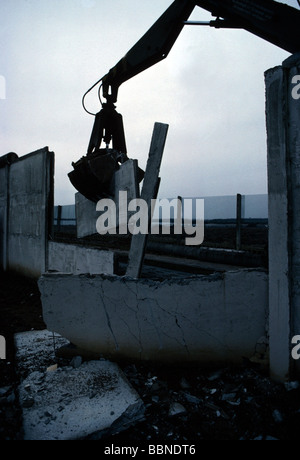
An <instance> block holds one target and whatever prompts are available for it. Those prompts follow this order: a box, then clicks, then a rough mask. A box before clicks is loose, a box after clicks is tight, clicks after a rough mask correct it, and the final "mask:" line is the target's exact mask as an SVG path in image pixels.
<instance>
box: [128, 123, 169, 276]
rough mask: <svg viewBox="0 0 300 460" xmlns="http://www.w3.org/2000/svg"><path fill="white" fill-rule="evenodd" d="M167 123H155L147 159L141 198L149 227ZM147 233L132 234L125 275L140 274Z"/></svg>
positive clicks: (149, 226)
mask: <svg viewBox="0 0 300 460" xmlns="http://www.w3.org/2000/svg"><path fill="white" fill-rule="evenodd" d="M168 128H169V126H168V125H165V124H162V123H155V125H154V130H153V135H152V141H151V145H150V152H149V157H148V161H147V166H146V171H145V177H144V183H143V188H142V193H141V199H142V200H144V201H145V202H146V204H147V209H148V228H149V229H151V219H152V215H151V200H152V199H155V198H156V196H157V192H158V186H159V170H160V165H161V161H162V156H163V151H164V147H165V143H166V139H167V133H168ZM147 238H148V234H142V233H138V234H136V235H133V236H132V240H131V246H130V251H129V260H128V266H127V270H126V275H127V276H130V277H132V278H138V277H139V276H140V274H141V270H142V264H143V260H144V256H145V250H146V244H147Z"/></svg>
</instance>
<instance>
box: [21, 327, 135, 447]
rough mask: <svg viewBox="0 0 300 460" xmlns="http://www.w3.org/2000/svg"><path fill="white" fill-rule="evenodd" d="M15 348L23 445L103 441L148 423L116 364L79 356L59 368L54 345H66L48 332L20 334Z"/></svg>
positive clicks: (132, 390)
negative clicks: (19, 381)
mask: <svg viewBox="0 0 300 460" xmlns="http://www.w3.org/2000/svg"><path fill="white" fill-rule="evenodd" d="M15 343H16V348H17V355H16V356H17V367H18V372H20V374H21V376H22V378H21V383H20V385H19V388H18V392H19V399H20V405H21V408H22V418H23V432H24V435H23V438H24V440H77V439H86V438H92V439H101V437H102V436H103V435H106V436H107V435H108V434H110V435H111V434H115V433H119V432H120V431H122V430H124V429H126V428H128V427H129V426H130V425H131V424H133V423H136V422H137V421H140V420H142V419H143V417H144V404H143V402H142V400H141V399H140V397H139V395H138V393H137V392H136V391H135V390H134V389H133V387H132V386H131V385H130V384H129V382H128V381H127V379H126V377H125V375H124V374H123V373H122V371H121V370H120V368H119V366H118V365H117V364H115V363H112V362H110V361H107V360H101V359H99V360H92V361H86V362H82V358H81V357H79V356H75V357H73V359H72V360H71V362H70V363H69V364H68V365H65V366H57V364H55V363H54V364H53V362H54V360H55V344H56V346H58V345H64V344H66V341H65V340H64V339H63V338H61V337H60V336H57V335H56V336H55V337H53V334H52V333H50V332H49V331H33V332H27V333H21V334H16V337H15ZM51 357H52V365H48V364H49V363H51ZM49 358H50V360H49ZM47 362H48V364H47Z"/></svg>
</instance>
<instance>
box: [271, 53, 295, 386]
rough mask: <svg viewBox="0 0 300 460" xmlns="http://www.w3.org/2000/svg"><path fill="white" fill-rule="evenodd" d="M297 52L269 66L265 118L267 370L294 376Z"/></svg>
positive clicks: (280, 376) (278, 377) (284, 376)
mask: <svg viewBox="0 0 300 460" xmlns="http://www.w3.org/2000/svg"><path fill="white" fill-rule="evenodd" d="M297 75H298V76H299V81H300V54H298V55H294V56H292V57H290V58H289V59H287V60H286V61H284V63H283V65H282V66H279V67H276V68H273V69H270V70H268V71H267V72H266V73H265V81H266V120H267V135H268V136H267V137H268V141H267V144H268V192H269V343H270V373H271V376H272V377H273V378H274V379H276V380H279V381H284V380H286V379H290V378H293V377H294V376H295V375H296V374H299V371H300V366H299V362H298V360H295V359H293V358H292V355H291V349H292V342H291V341H292V337H293V336H294V335H297V334H300V94H298V93H300V90H299V91H297V89H298V88H299V89H300V85H299V84H298V88H297V85H296V83H297V78H296V77H295V76H297Z"/></svg>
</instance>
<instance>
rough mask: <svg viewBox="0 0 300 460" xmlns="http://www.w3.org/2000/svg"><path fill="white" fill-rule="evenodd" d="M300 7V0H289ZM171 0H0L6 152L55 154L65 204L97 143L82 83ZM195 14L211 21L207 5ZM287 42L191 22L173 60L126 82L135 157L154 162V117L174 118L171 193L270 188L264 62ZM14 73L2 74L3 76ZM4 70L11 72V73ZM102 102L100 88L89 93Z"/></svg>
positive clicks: (167, 158)
mask: <svg viewBox="0 0 300 460" xmlns="http://www.w3.org/2000/svg"><path fill="white" fill-rule="evenodd" d="M284 3H288V4H290V5H291V6H294V7H296V8H299V7H298V4H297V1H296V0H291V1H286V2H284ZM170 4H171V0H144V1H143V2H141V1H140V0H51V1H49V0H9V1H6V0H0V7H1V17H0V36H1V57H0V75H1V76H2V77H4V79H5V83H6V91H5V93H6V94H5V95H6V98H5V99H4V100H0V109H1V110H0V113H1V119H0V123H1V125H0V126H1V131H0V136H1V151H0V155H3V154H5V153H7V152H9V151H15V152H16V153H17V154H18V155H20V156H21V155H24V154H26V153H29V152H31V151H34V150H37V149H39V148H41V147H44V146H46V145H47V146H49V148H50V150H52V151H54V152H55V162H56V166H55V201H56V204H71V203H73V202H74V193H75V189H74V188H73V187H72V185H71V184H70V182H69V180H68V178H67V173H68V172H69V171H71V169H72V166H71V163H72V161H76V160H78V159H79V158H80V157H81V156H83V155H84V154H85V153H86V149H87V145H88V142H89V137H90V133H91V130H92V126H93V117H91V116H90V115H88V114H86V113H85V112H84V110H83V109H82V106H81V97H82V95H83V93H84V92H85V91H86V90H87V89H88V88H89V87H90V86H91V85H92V84H93V83H94V82H95V81H96V80H98V79H99V78H100V77H102V76H103V75H105V74H106V73H107V72H108V70H109V69H110V68H111V67H113V66H114V65H115V64H116V63H117V62H118V61H119V59H120V58H121V57H123V55H124V54H125V53H126V52H127V51H128V50H129V49H130V48H131V47H132V46H133V45H134V44H135V43H136V41H137V40H138V39H139V38H140V37H141V36H142V35H143V34H144V33H145V32H146V31H147V30H148V28H149V27H150V26H151V25H152V24H153V23H154V21H155V20H156V19H157V18H158V17H159V16H160V15H161V14H162V13H163V12H164V11H165V9H166V8H167V7H168V6H169V5H170ZM191 18H193V19H199V20H210V19H211V16H210V14H209V13H208V12H206V11H204V10H202V9H200V8H198V7H197V8H196V9H195V11H194V13H193V14H192V16H191ZM286 57H288V53H286V52H285V51H283V50H281V49H279V48H277V47H275V46H273V45H271V44H269V43H267V42H264V41H263V40H261V39H259V38H257V37H255V36H253V35H251V34H249V33H247V32H245V31H243V30H215V29H210V28H199V27H186V28H185V29H184V31H183V32H182V34H181V36H180V37H179V39H178V41H177V42H176V44H175V46H174V48H173V49H172V51H171V53H170V55H169V56H168V58H167V59H166V60H165V61H163V62H161V63H159V64H157V65H156V66H154V67H152V68H151V69H148V70H147V71H145V72H143V73H142V74H140V75H138V76H137V77H135V78H133V79H132V80H130V81H128V82H126V83H124V84H123V86H121V88H120V91H119V99H118V104H117V110H118V111H119V112H120V113H122V115H123V118H124V124H125V130H126V140H127V147H128V155H129V157H131V158H137V159H138V160H139V164H140V166H141V167H142V168H144V167H145V165H146V161H147V155H148V151H149V145H150V140H151V135H152V129H153V125H154V123H155V122H156V121H159V122H163V123H168V124H169V125H170V128H169V134H168V139H167V144H166V149H165V153H164V159H163V164H162V169H161V178H162V182H161V189H160V196H163V197H171V196H177V195H182V196H212V195H228V194H229V195H230V194H236V193H242V194H259V193H266V191H267V178H266V174H267V172H266V133H265V99H264V98H265V88H264V72H265V70H267V69H268V68H271V67H274V66H276V65H280V64H281V63H282V61H283V60H284V59H285V58H286ZM2 80H3V79H2ZM2 80H1V81H2ZM87 105H88V107H89V108H90V109H92V110H99V109H100V107H99V105H98V99H97V95H96V94H95V93H93V94H91V96H90V97H89V98H88V99H87Z"/></svg>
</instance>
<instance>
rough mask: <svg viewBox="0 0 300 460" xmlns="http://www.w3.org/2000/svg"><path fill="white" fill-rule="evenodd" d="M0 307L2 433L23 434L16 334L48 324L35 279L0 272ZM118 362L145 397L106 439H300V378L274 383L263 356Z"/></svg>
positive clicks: (2, 437) (13, 436) (130, 441)
mask: <svg viewBox="0 0 300 460" xmlns="http://www.w3.org/2000/svg"><path fill="white" fill-rule="evenodd" d="M0 315H1V316H0V317H1V326H0V334H1V335H3V336H4V337H5V338H6V341H7V359H6V360H1V361H0V440H18V439H22V430H21V428H22V417H21V414H22V412H21V408H20V407H19V403H18V392H17V388H18V383H19V379H20V377H19V376H18V374H17V372H16V368H15V359H14V340H13V337H14V334H15V333H16V332H22V331H29V330H39V329H45V324H44V323H43V319H42V308H41V303H40V295H39V291H38V287H37V283H36V282H35V281H34V280H30V279H27V278H24V277H21V276H18V275H13V274H4V273H1V278H0ZM62 365H63V364H62ZM119 365H120V367H121V368H122V369H123V371H124V372H125V374H126V376H127V378H128V379H129V381H130V382H131V384H132V385H133V386H134V388H135V389H136V390H137V391H138V393H139V394H140V396H141V398H142V399H143V401H144V403H145V407H146V411H145V420H144V421H142V422H139V423H138V424H137V425H136V426H133V427H131V428H130V429H127V430H126V431H125V432H122V433H120V434H118V435H115V436H112V437H110V438H108V439H103V440H102V442H103V443H104V444H106V445H111V443H114V445H119V446H121V445H128V446H130V445H143V446H147V445H149V443H151V444H158V443H164V444H169V445H170V444H190V445H191V444H198V442H200V441H203V440H298V439H299V426H300V387H299V383H298V382H289V383H288V384H278V383H275V382H273V381H271V380H270V379H269V377H268V372H267V371H266V369H264V368H262V367H260V365H259V364H255V363H252V362H250V361H249V360H245V359H244V360H243V359H241V365H239V366H234V367H233V366H228V367H222V368H209V369H208V368H201V367H198V368H187V367H184V366H182V367H180V366H176V368H172V367H170V368H168V367H165V366H164V367H160V366H154V365H152V364H147V363H140V362H136V363H124V362H122V363H119Z"/></svg>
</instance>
